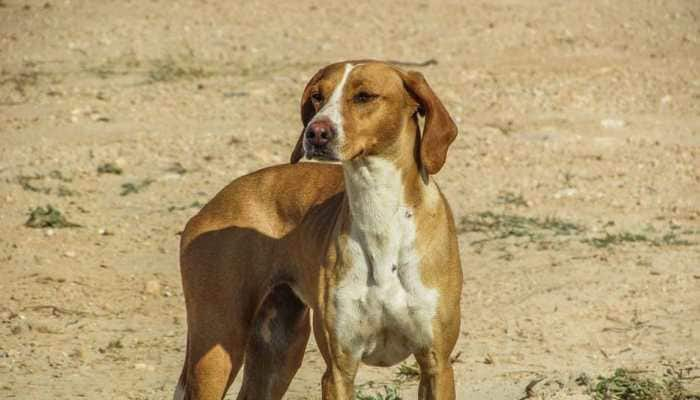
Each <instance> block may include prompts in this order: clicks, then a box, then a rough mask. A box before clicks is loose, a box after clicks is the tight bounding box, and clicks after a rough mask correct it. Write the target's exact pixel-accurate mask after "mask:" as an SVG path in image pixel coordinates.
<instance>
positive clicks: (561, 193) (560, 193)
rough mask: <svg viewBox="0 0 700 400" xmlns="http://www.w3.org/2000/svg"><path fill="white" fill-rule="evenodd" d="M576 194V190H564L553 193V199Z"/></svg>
mask: <svg viewBox="0 0 700 400" xmlns="http://www.w3.org/2000/svg"><path fill="white" fill-rule="evenodd" d="M576 193H578V190H576V189H574V188H566V189H562V190H560V191H558V192H556V193H554V198H555V199H561V198H562V197H573V196H575V195H576Z"/></svg>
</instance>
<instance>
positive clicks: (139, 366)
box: [134, 363, 156, 371]
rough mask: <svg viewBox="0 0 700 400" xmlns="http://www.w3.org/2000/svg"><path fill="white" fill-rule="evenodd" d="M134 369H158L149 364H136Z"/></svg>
mask: <svg viewBox="0 0 700 400" xmlns="http://www.w3.org/2000/svg"><path fill="white" fill-rule="evenodd" d="M134 369H138V370H146V371H155V370H156V367H154V366H153V365H148V364H144V363H136V364H134Z"/></svg>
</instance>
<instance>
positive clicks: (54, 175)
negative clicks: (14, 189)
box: [17, 170, 78, 197]
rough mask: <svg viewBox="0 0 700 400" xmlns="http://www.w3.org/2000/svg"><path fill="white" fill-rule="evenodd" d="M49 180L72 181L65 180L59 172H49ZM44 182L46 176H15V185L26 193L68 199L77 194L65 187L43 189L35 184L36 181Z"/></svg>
mask: <svg viewBox="0 0 700 400" xmlns="http://www.w3.org/2000/svg"><path fill="white" fill-rule="evenodd" d="M48 177H49V178H50V179H53V180H58V181H61V182H71V181H72V179H70V178H67V177H66V176H64V175H63V173H61V171H57V170H53V171H51V172H49V176H48ZM44 180H46V176H44V175H41V174H34V175H18V176H17V183H18V184H19V185H20V186H22V189H24V190H26V191H28V192H36V193H43V194H52V193H53V194H56V195H58V196H59V197H68V196H77V195H78V192H77V191H75V190H72V189H70V188H68V187H67V186H65V185H58V187H56V188H50V187H45V186H43V185H42V186H40V185H38V184H37V183H36V181H44Z"/></svg>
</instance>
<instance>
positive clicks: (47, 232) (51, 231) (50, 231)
mask: <svg viewBox="0 0 700 400" xmlns="http://www.w3.org/2000/svg"><path fill="white" fill-rule="evenodd" d="M55 233H56V231H54V230H53V229H51V228H49V229H46V230H45V231H44V235H46V236H47V237H51V236H53V235H54V234H55Z"/></svg>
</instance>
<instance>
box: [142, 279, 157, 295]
mask: <svg viewBox="0 0 700 400" xmlns="http://www.w3.org/2000/svg"><path fill="white" fill-rule="evenodd" d="M144 292H146V293H147V294H151V295H154V296H158V295H160V282H158V281H157V280H155V279H153V280H150V281H148V282H146V288H145V289H144Z"/></svg>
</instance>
